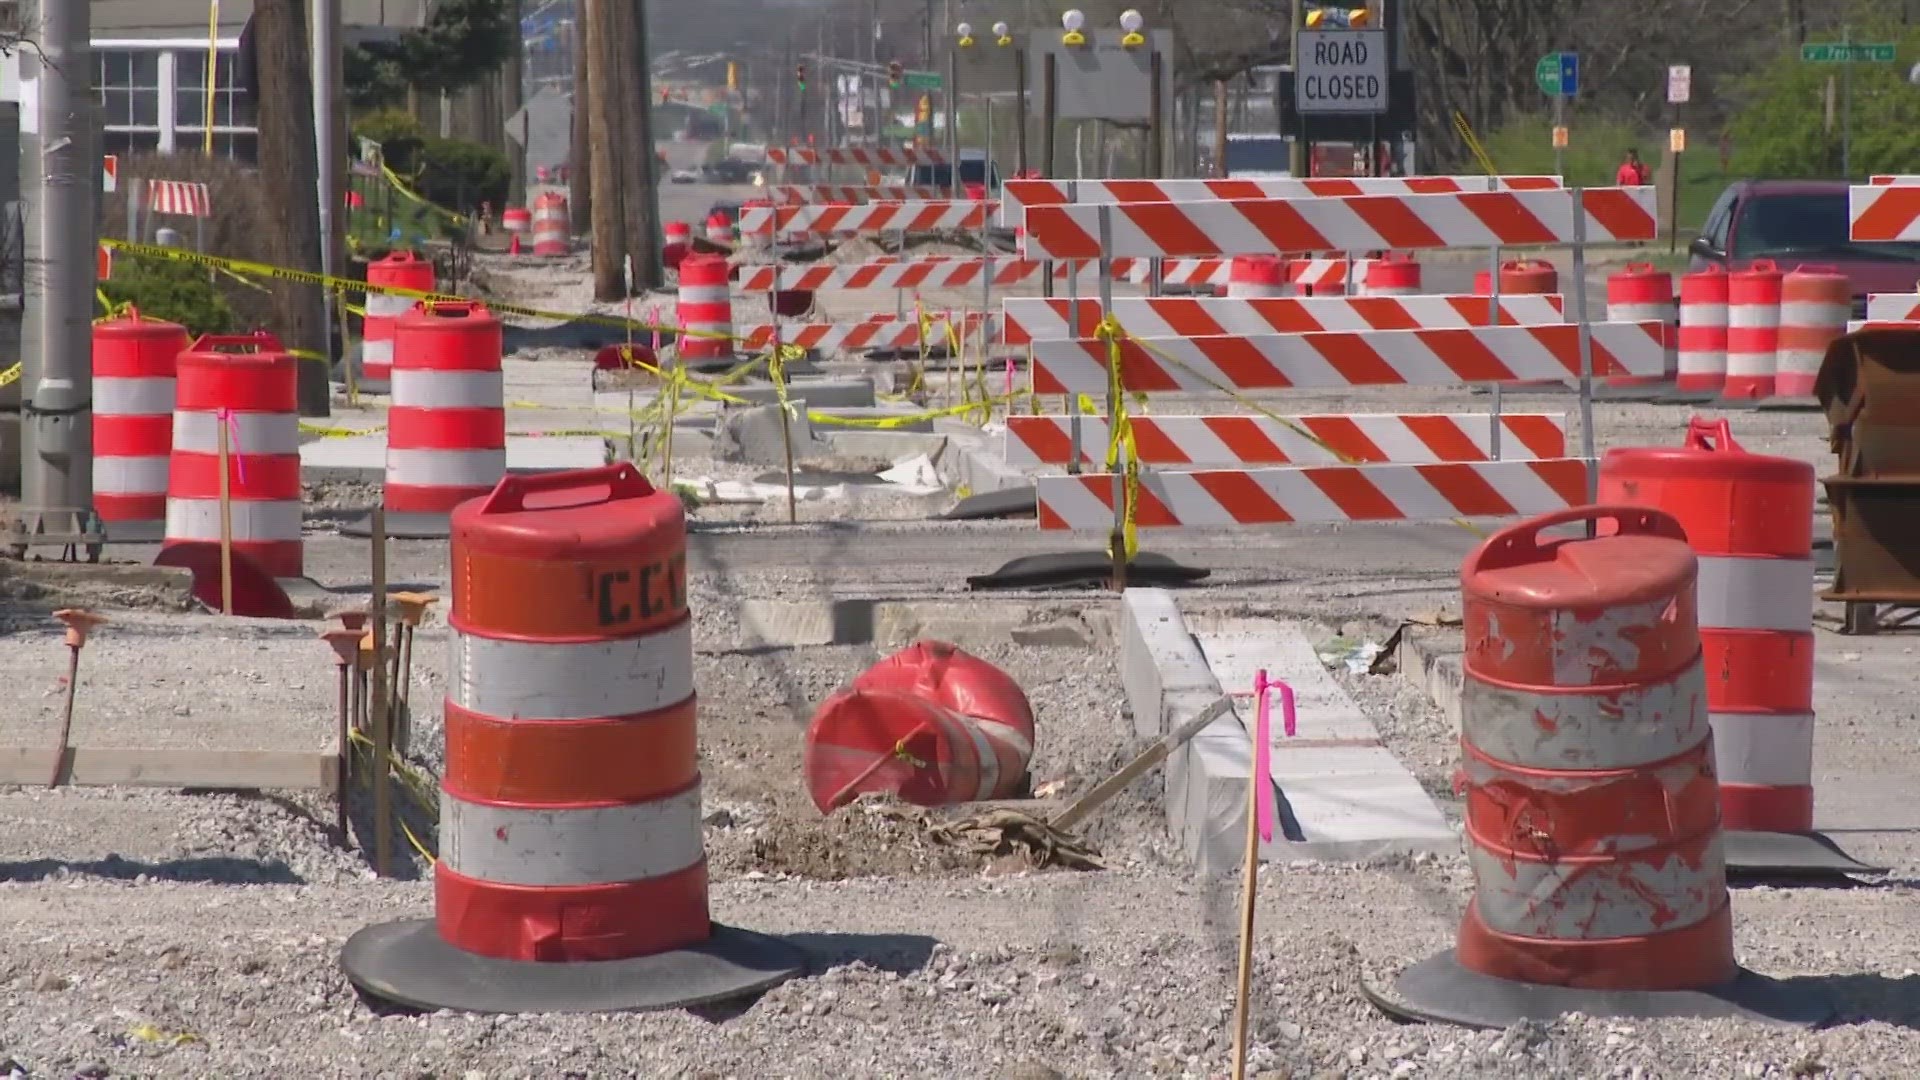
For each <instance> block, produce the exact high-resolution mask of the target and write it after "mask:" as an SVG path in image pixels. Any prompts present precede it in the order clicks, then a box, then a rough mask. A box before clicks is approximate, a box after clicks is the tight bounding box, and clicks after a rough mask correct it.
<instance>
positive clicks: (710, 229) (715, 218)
mask: <svg viewBox="0 0 1920 1080" xmlns="http://www.w3.org/2000/svg"><path fill="white" fill-rule="evenodd" d="M707 243H709V244H714V245H716V246H718V247H723V248H730V247H732V246H733V222H732V221H731V220H729V219H728V217H727V215H725V214H723V213H720V212H719V211H717V210H716V211H714V212H713V213H711V214H708V215H707Z"/></svg>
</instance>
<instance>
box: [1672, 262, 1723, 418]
mask: <svg viewBox="0 0 1920 1080" xmlns="http://www.w3.org/2000/svg"><path fill="white" fill-rule="evenodd" d="M1728 281H1729V279H1728V276H1727V272H1726V270H1725V269H1723V268H1721V267H1719V266H1711V265H1710V266H1708V267H1706V268H1705V269H1703V270H1696V271H1694V272H1693V273H1691V274H1687V275H1685V276H1684V277H1682V278H1681V279H1680V334H1679V338H1678V348H1677V349H1676V350H1675V352H1674V376H1673V387H1674V389H1675V390H1678V391H1680V392H1681V393H1683V394H1717V393H1719V392H1720V391H1721V390H1722V389H1723V388H1725V387H1726V385H1727V301H1728V296H1729V286H1728Z"/></svg>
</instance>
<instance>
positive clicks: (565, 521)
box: [341, 464, 804, 1013]
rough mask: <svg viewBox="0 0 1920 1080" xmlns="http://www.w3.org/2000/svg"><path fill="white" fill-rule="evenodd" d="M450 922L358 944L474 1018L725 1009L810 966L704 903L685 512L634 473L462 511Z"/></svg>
mask: <svg viewBox="0 0 1920 1080" xmlns="http://www.w3.org/2000/svg"><path fill="white" fill-rule="evenodd" d="M452 565H453V577H452V580H453V603H452V609H451V611H449V613H448V620H447V621H448V630H449V633H450V634H451V635H452V639H453V645H452V655H453V658H454V660H453V671H454V676H453V677H452V678H451V679H450V680H449V682H448V691H447V700H446V707H445V708H446V729H447V763H446V773H445V777H444V779H443V780H442V781H441V798H440V807H441V809H440V859H439V861H438V862H437V863H436V864H435V866H434V911H435V916H434V918H432V919H417V920H409V921H404V922H394V923H385V924H381V925H377V926H372V927H368V928H366V929H364V930H361V931H360V932H359V933H357V934H355V935H354V936H353V937H352V938H350V939H349V940H348V941H347V944H346V947H345V949H344V951H343V953H342V956H341V963H342V966H343V967H344V968H345V969H346V972H347V976H348V978H349V979H350V980H351V981H352V982H353V983H354V985H355V986H357V987H359V988H360V989H361V990H362V991H364V992H366V993H368V994H370V995H371V996H373V997H375V998H378V999H380V1000H384V1001H389V1002H394V1003H398V1004H402V1005H407V1006H412V1007H416V1008H428V1009H438V1008H445V1009H454V1010H462V1011H472V1012H490V1013H520V1012H585V1011H620V1010H632V1009H646V1008H666V1007H673V1006H681V1005H688V1004H695V1003H704V1002H711V1001H721V1000H726V999H729V998H734V997H739V996H743V995H747V994H751V993H753V992H755V991H758V990H762V989H764V988H766V987H768V986H771V985H773V984H775V983H778V982H781V981H784V980H786V979H788V978H791V977H793V976H794V975H796V974H798V973H799V972H800V971H801V969H802V968H803V967H804V959H803V957H802V956H801V954H800V953H799V952H798V951H797V950H795V949H794V948H793V947H792V946H790V945H788V944H786V943H784V942H781V941H778V940H776V939H772V938H766V937H762V936H760V935H757V934H751V933H747V932H745V931H741V930H735V929H731V928H728V927H724V926H721V925H719V924H718V923H715V922H713V921H712V920H711V918H710V916H709V913H708V906H707V863H706V854H705V850H704V846H703V843H702V840H701V822H700V817H701V803H700V792H701V784H700V771H699V765H698V753H697V743H698V721H697V715H696V709H697V706H696V699H695V696H694V673H693V625H692V620H691V618H690V617H689V614H688V609H687V588H686V517H685V512H684V511H683V509H682V508H681V505H680V501H679V499H678V498H676V497H674V496H673V495H672V494H671V493H668V492H663V491H656V490H655V489H654V488H653V487H652V485H650V484H649V483H648V482H647V481H646V479H645V478H644V477H642V476H641V475H640V474H639V472H638V471H637V470H636V469H634V467H633V466H632V465H631V464H620V465H612V466H607V467H605V468H600V469H589V470H584V471H580V472H569V473H554V474H548V475H545V476H540V477H537V478H531V479H523V478H520V477H509V478H507V479H505V480H503V481H501V483H500V485H499V486H498V487H497V488H495V489H494V491H493V492H492V493H491V494H489V495H488V496H486V497H485V498H482V499H476V500H473V501H471V502H468V503H465V504H463V505H462V506H461V507H460V508H459V509H457V510H456V511H455V512H454V516H453V529H452Z"/></svg>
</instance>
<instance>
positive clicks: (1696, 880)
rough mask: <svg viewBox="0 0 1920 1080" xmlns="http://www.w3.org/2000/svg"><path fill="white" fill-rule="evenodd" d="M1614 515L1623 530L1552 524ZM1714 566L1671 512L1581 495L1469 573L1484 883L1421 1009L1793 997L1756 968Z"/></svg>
mask: <svg viewBox="0 0 1920 1080" xmlns="http://www.w3.org/2000/svg"><path fill="white" fill-rule="evenodd" d="M1578 525H1587V526H1589V528H1593V527H1598V526H1601V525H1605V526H1607V527H1608V531H1609V532H1610V533H1611V535H1602V536H1598V537H1596V538H1592V539H1588V538H1584V537H1582V538H1576V539H1550V538H1548V535H1547V534H1548V533H1549V531H1550V530H1557V529H1562V528H1565V527H1567V526H1578ZM1697 574H1698V564H1697V561H1696V560H1695V558H1694V555H1693V552H1692V551H1690V550H1688V548H1687V543H1686V537H1685V534H1684V533H1683V532H1682V531H1681V528H1680V524H1679V522H1677V521H1675V520H1674V519H1673V518H1672V517H1670V516H1668V515H1666V514H1664V513H1661V512H1660V511H1658V510H1651V509H1645V508H1640V507H1626V506H1586V507H1577V508H1574V509H1571V510H1563V511H1559V512H1557V513H1553V514H1548V515H1544V516H1542V517H1538V518H1535V519H1533V520H1531V521H1527V522H1523V523H1521V524H1519V525H1515V526H1513V527H1511V528H1507V529H1503V530H1501V531H1500V532H1498V533H1495V534H1494V535H1493V536H1491V537H1489V538H1488V539H1487V540H1486V542H1485V543H1483V544H1481V545H1480V547H1479V548H1478V549H1476V550H1475V551H1474V552H1473V553H1472V554H1470V555H1469V556H1467V559H1466V562H1465V564H1464V565H1463V566H1462V568H1461V593H1462V601H1463V607H1462V617H1463V620H1464V622H1465V635H1466V655H1465V657H1464V660H1463V667H1464V669H1465V674H1466V681H1465V684H1464V686H1463V689H1462V692H1461V726H1460V736H1461V739H1460V741H1461V753H1462V756H1463V758H1464V768H1463V770H1462V773H1461V775H1460V781H1459V782H1460V783H1461V784H1462V785H1463V787H1464V790H1465V794H1466V811H1465V816H1466V827H1465V832H1466V837H1465V839H1466V847H1467V858H1468V863H1469V865H1470V866H1471V868H1472V870H1473V877H1474V894H1473V899H1472V900H1471V901H1470V902H1469V903H1468V905H1467V911H1466V915H1465V916H1464V918H1463V919H1462V921H1461V926H1460V932H1459V936H1458V938H1457V940H1456V943H1455V947H1454V948H1453V949H1452V950H1451V951H1449V952H1446V953H1443V954H1441V955H1440V956H1438V957H1434V958H1432V959H1429V960H1427V961H1424V962H1422V963H1420V964H1417V965H1415V966H1414V967H1413V968H1411V969H1409V970H1408V971H1407V972H1405V973H1404V974H1403V975H1402V976H1401V978H1400V979H1399V981H1398V983H1397V984H1396V986H1395V992H1396V995H1397V997H1398V999H1399V1001H1398V1002H1396V1003H1393V1004H1389V1003H1386V1002H1382V1005H1383V1006H1384V1007H1387V1008H1389V1009H1390V1010H1391V1011H1395V1012H1398V1013H1401V1014H1402V1015H1410V1016H1417V1017H1420V1018H1423V1019H1431V1020H1440V1021H1447V1022H1453V1023H1462V1024H1470V1025H1473V1026H1478V1027H1505V1026H1506V1025H1507V1024H1510V1023H1512V1022H1513V1021H1515V1020H1518V1019H1522V1018H1540V1017H1546V1018H1551V1017H1555V1016H1558V1015H1560V1014H1562V1013H1566V1012H1579V1013H1584V1014H1587V1015H1590V1016H1676V1017H1678V1016H1723V1015H1740V1014H1743V1013H1750V1012H1759V1013H1761V1014H1763V1015H1771V1014H1772V1013H1773V1011H1774V1010H1786V1011H1788V1012H1791V1011H1792V1010H1793V1009H1794V1008H1796V1007H1798V1006H1799V1005H1801V1004H1802V1003H1803V1002H1804V1000H1805V998H1804V997H1803V996H1801V995H1798V994H1794V995H1787V994H1786V993H1785V992H1784V991H1781V990H1778V989H1777V984H1767V985H1765V986H1760V987H1756V986H1755V985H1754V984H1755V983H1764V982H1765V981H1764V980H1758V979H1756V978H1755V977H1753V976H1750V975H1747V974H1746V973H1743V972H1742V971H1741V970H1740V968H1739V967H1738V966H1737V965H1736V964H1735V962H1734V954H1733V923H1732V911H1731V907H1730V906H1729V900H1728V895H1727V885H1726V870H1725V866H1724V864H1723V861H1722V854H1721V838H1720V799H1719V790H1718V785H1716V784H1715V782H1714V772H1713V740H1712V737H1711V732H1710V729H1709V721H1708V712H1707V700H1706V686H1705V682H1706V676H1705V672H1704V671H1703V668H1702V660H1701V652H1700V633H1699V629H1698V627H1697V625H1696V623H1695V617H1694V591H1695V581H1696V577H1697Z"/></svg>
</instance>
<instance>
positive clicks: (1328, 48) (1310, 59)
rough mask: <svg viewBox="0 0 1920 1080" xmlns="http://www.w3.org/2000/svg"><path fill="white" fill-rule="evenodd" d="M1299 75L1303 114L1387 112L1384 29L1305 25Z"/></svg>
mask: <svg viewBox="0 0 1920 1080" xmlns="http://www.w3.org/2000/svg"><path fill="white" fill-rule="evenodd" d="M1299 75H1300V77H1299V85H1298V86H1297V87H1296V92H1295V97H1296V99H1297V100H1298V102H1299V108H1300V112H1301V113H1302V114H1303V115H1308V116H1311V115H1313V114H1315V113H1383V112H1386V111H1387V35H1386V32H1385V31H1383V30H1302V31H1300V52H1299Z"/></svg>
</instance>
